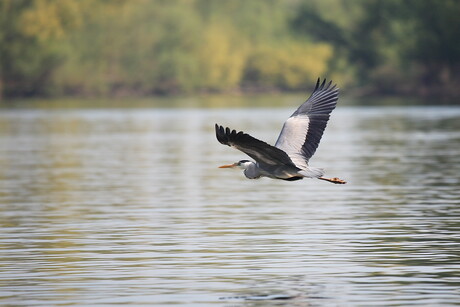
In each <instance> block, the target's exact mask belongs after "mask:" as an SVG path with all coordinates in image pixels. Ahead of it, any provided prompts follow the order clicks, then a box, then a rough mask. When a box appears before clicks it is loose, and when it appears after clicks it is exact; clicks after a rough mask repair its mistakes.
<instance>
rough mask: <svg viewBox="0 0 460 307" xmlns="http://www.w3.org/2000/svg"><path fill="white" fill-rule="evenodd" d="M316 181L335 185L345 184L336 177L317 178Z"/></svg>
mask: <svg viewBox="0 0 460 307" xmlns="http://www.w3.org/2000/svg"><path fill="white" fill-rule="evenodd" d="M318 179H321V180H325V181H329V182H332V183H336V184H345V183H347V182H346V181H344V180H342V179H339V178H337V177H334V178H324V177H319V178H318Z"/></svg>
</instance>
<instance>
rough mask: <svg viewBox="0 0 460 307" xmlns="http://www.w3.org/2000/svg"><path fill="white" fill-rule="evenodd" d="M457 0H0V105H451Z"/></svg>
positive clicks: (457, 50)
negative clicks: (345, 100) (300, 95)
mask: <svg viewBox="0 0 460 307" xmlns="http://www.w3.org/2000/svg"><path fill="white" fill-rule="evenodd" d="M458 16H460V1H458V0H355V1H347V0H308V1H307V0H305V1H302V0H284V1H278V0H251V1H246V0H231V1H218V0H131V1H129V0H111V1H109V0H81V1H74V0H1V1H0V97H18V96H21V97H31V96H64V95H73V96H117V95H125V96H126V95H154V94H161V95H165V94H178V93H186V94H188V93H198V92H229V91H265V90H283V91H296V90H300V89H304V88H305V87H306V86H307V85H309V84H311V83H312V82H314V81H315V80H316V78H317V77H319V76H327V77H328V78H332V79H334V80H335V81H336V82H338V83H340V84H341V86H342V87H344V86H346V87H348V88H351V89H354V92H355V93H356V94H359V95H396V94H397V95H401V94H404V95H414V96H437V97H440V98H449V97H456V95H458V94H459V92H460V89H458V86H457V85H458V84H460V82H459V81H460V65H459V58H460V40H459V39H458V37H460V18H458Z"/></svg>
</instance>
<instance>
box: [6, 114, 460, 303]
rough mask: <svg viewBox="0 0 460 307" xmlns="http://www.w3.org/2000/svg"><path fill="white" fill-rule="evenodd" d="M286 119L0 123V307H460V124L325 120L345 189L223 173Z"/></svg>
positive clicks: (319, 161)
mask: <svg viewBox="0 0 460 307" xmlns="http://www.w3.org/2000/svg"><path fill="white" fill-rule="evenodd" d="M291 112H292V106H291V107H290V108H277V109H275V108H274V109H260V108H259V109H214V110H210V109H185V110H184V109H182V110H181V109H169V110H168V109H99V110H97V109H96V110H95V109H69V110H62V109H61V110H59V109H55V110H39V109H16V110H15V109H4V110H2V112H1V113H0V210H1V215H0V233H1V236H0V304H1V305H11V306H13V305H14V306H50V305H54V306H57V305H91V306H94V305H136V306H169V305H181V306H371V305H373V306H408V305H411V306H450V305H459V304H460V290H459V289H460V189H459V183H460V108H454V107H444V108H418V107H406V108H404V107H375V108H359V107H340V108H338V109H337V110H335V111H334V113H333V116H332V119H331V122H330V124H329V126H328V128H327V129H326V133H325V135H324V137H323V140H322V143H321V145H320V147H319V149H318V151H317V153H316V155H315V156H314V158H313V159H312V160H311V165H313V166H317V167H324V168H326V170H327V175H328V176H331V177H340V178H342V179H345V180H347V181H348V184H347V185H334V184H330V183H327V182H323V181H318V180H303V181H296V182H284V181H275V180H270V179H267V178H265V179H260V180H253V181H251V180H247V179H245V178H244V177H243V175H242V174H241V172H240V171H232V170H227V169H226V170H223V169H218V168H217V166H218V165H221V164H228V163H233V162H235V161H238V160H240V159H244V158H246V157H245V156H244V155H243V154H242V153H239V152H238V151H236V150H233V149H231V148H229V147H227V146H222V145H221V144H219V143H218V142H217V141H216V140H215V137H214V132H213V125H214V123H215V122H217V123H220V124H223V125H228V126H230V127H232V128H237V129H243V130H245V131H247V132H250V133H251V134H252V135H254V136H256V137H259V138H261V139H264V140H266V141H268V142H272V143H273V142H274V141H275V139H276V137H277V133H278V132H279V129H280V127H281V124H282V122H283V121H284V120H285V119H286V118H287V117H288V116H289V115H290V114H291Z"/></svg>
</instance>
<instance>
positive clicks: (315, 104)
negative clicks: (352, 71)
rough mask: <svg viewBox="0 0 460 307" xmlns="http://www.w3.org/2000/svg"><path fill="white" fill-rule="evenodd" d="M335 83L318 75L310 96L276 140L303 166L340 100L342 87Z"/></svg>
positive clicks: (286, 123)
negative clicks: (321, 80) (340, 88)
mask: <svg viewBox="0 0 460 307" xmlns="http://www.w3.org/2000/svg"><path fill="white" fill-rule="evenodd" d="M331 83H332V81H330V82H329V83H328V84H327V85H326V80H323V82H322V83H320V79H319V78H318V81H317V82H316V87H315V89H314V91H313V93H312V94H311V96H310V98H308V99H307V101H305V102H304V103H303V104H302V105H301V106H300V107H299V108H298V109H297V110H296V111H295V112H294V113H293V114H292V115H291V117H289V118H288V119H287V120H286V122H285V123H284V125H283V129H282V130H281V133H280V135H279V137H278V140H277V141H276V144H275V147H277V148H279V149H281V150H283V151H285V152H286V153H287V154H288V156H289V157H290V158H291V160H292V161H293V162H294V164H295V165H296V166H297V167H299V168H302V169H305V168H306V167H307V166H308V160H309V159H310V158H311V157H312V156H313V154H314V153H315V151H316V149H317V148H318V145H319V141H320V140H321V137H322V136H323V132H324V129H325V128H326V125H327V121H328V120H329V117H330V114H331V112H332V110H334V109H335V106H336V104H337V99H338V97H339V89H338V88H336V85H334V86H332V87H331Z"/></svg>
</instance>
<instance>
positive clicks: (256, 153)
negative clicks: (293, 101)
mask: <svg viewBox="0 0 460 307" xmlns="http://www.w3.org/2000/svg"><path fill="white" fill-rule="evenodd" d="M216 137H217V140H218V141H219V142H220V143H221V144H224V145H228V146H231V147H235V148H236V149H238V150H241V151H242V152H244V153H245V154H247V155H248V156H250V157H251V158H253V159H254V160H255V161H256V162H257V163H259V164H262V165H290V166H295V165H294V164H293V163H292V161H291V159H290V158H289V156H288V155H287V154H286V153H285V152H284V151H283V150H281V149H279V148H276V147H274V146H271V145H269V144H267V143H265V142H263V141H261V140H258V139H256V138H254V137H252V136H250V135H249V134H246V133H244V132H242V131H240V132H236V130H230V128H225V129H224V127H222V126H219V125H217V124H216Z"/></svg>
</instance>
